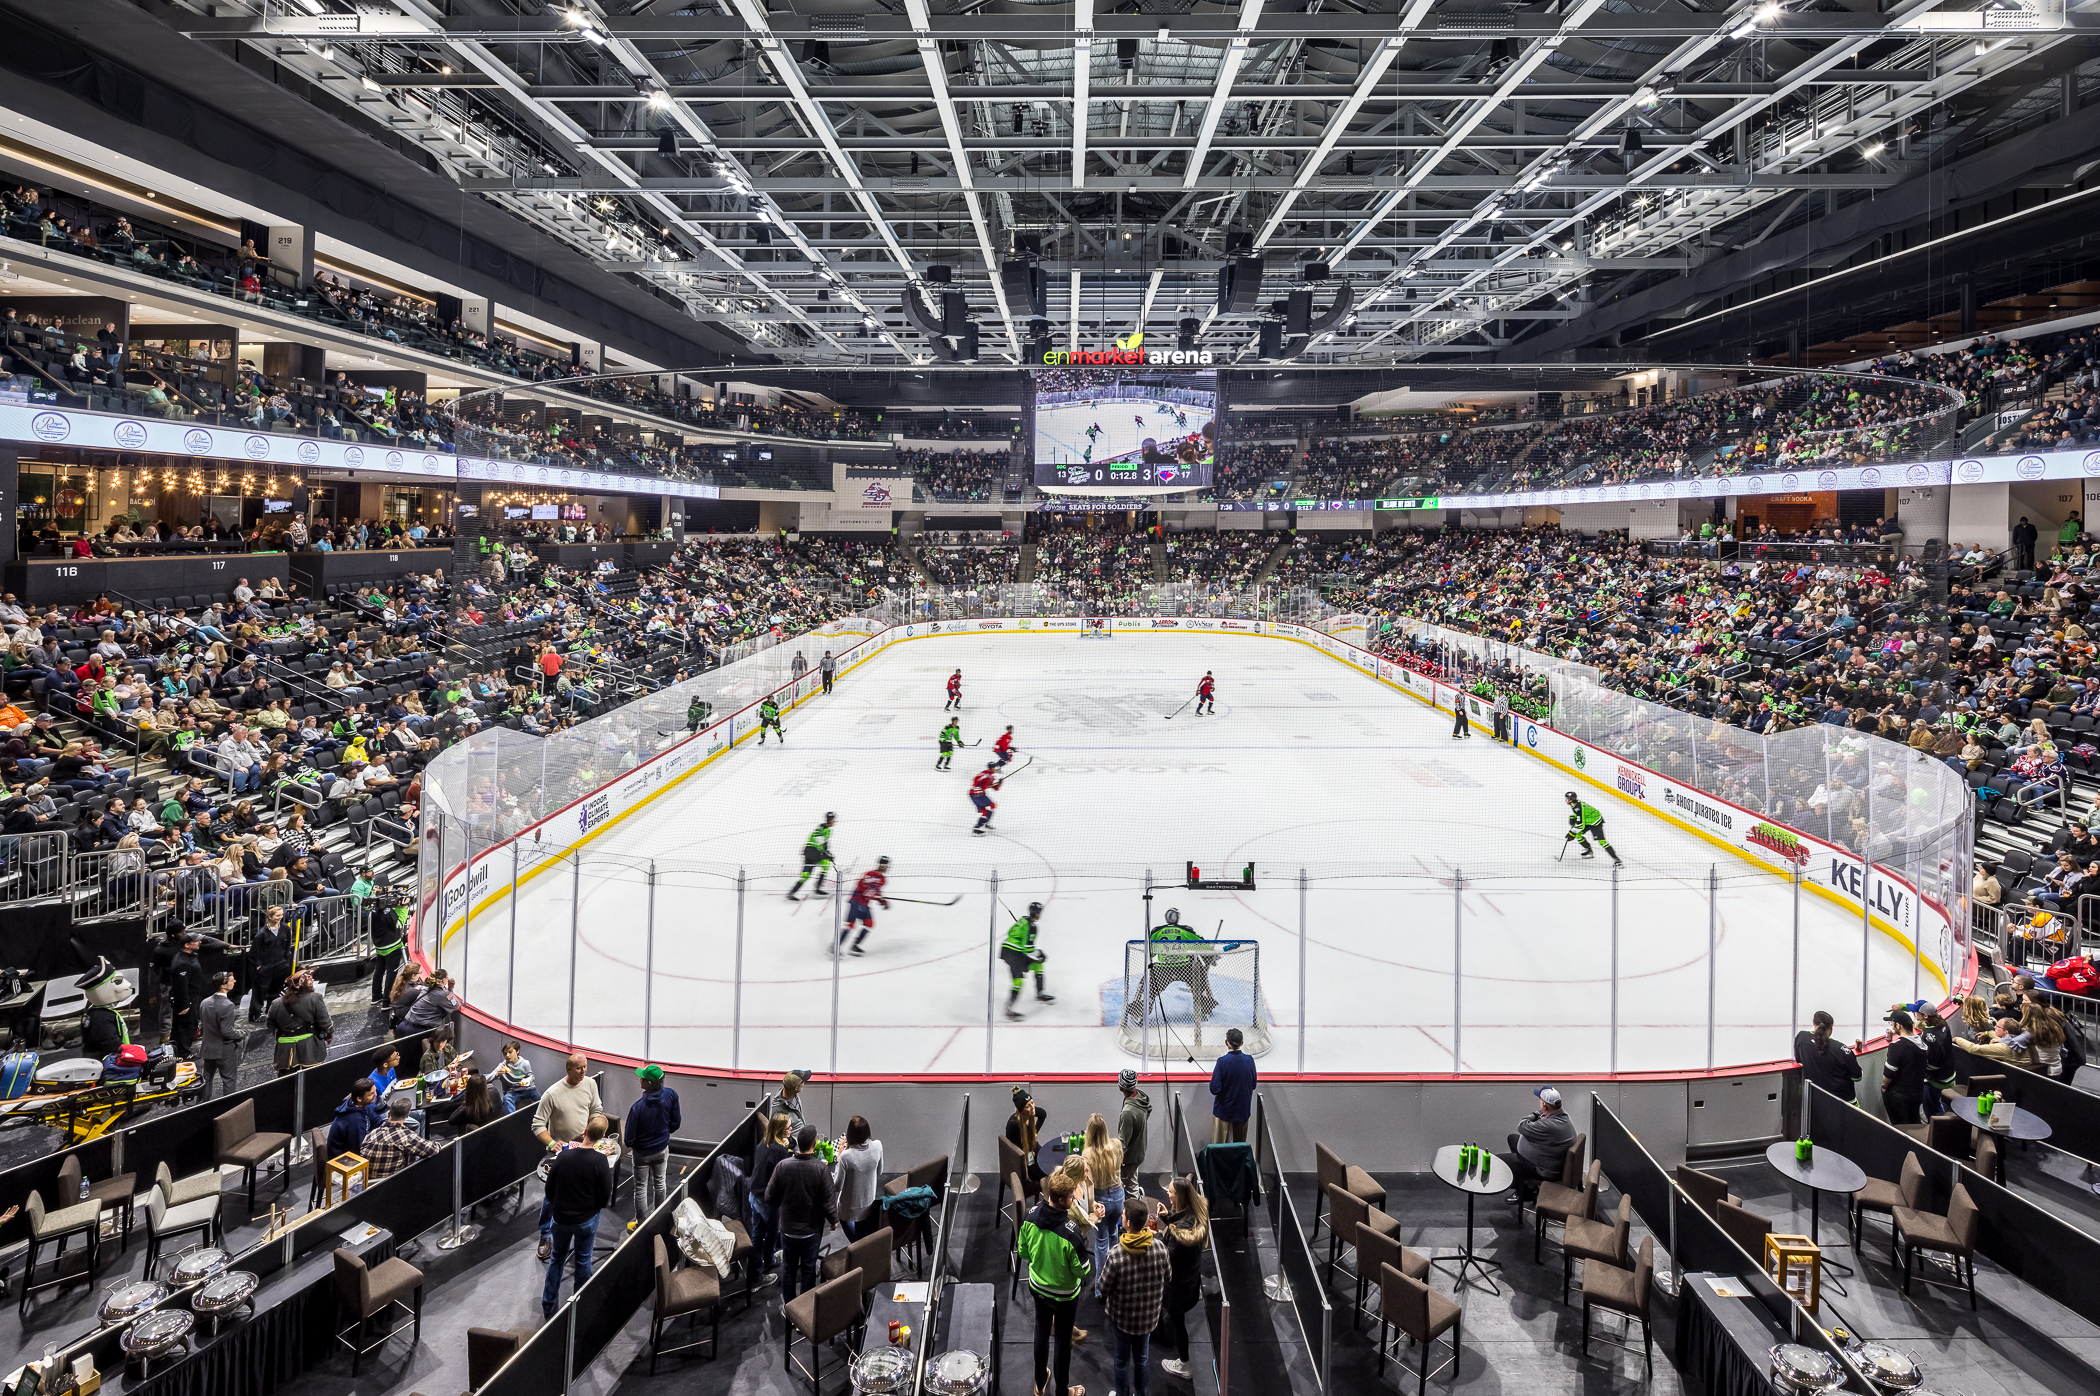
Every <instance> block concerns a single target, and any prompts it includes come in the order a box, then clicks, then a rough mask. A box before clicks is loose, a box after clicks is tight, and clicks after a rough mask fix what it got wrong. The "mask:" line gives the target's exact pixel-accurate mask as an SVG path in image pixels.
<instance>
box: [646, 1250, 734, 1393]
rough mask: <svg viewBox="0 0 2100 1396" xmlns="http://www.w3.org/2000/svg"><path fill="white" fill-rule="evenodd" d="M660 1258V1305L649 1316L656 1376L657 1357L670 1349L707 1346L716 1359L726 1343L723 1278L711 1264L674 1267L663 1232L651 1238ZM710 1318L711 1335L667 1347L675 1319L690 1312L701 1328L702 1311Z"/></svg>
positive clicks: (651, 1371)
mask: <svg viewBox="0 0 2100 1396" xmlns="http://www.w3.org/2000/svg"><path fill="white" fill-rule="evenodd" d="M649 1244H650V1246H651V1247H652V1253H653V1255H654V1257H655V1260H656V1306H655V1312H653V1313H652V1314H650V1316H649V1375H651V1376H655V1375H656V1359H657V1358H659V1357H662V1356H663V1355H664V1354H665V1353H667V1352H672V1353H675V1352H691V1351H692V1350H693V1349H695V1348H700V1347H704V1348H706V1349H707V1355H708V1357H710V1358H712V1357H714V1355H715V1354H716V1353H717V1352H719V1351H720V1350H721V1343H722V1280H721V1277H720V1276H718V1275H717V1274H715V1272H714V1269H713V1268H712V1267H711V1266H706V1265H686V1266H683V1267H680V1268H677V1269H673V1268H672V1265H671V1252H670V1249H669V1247H667V1246H665V1245H664V1238H663V1237H662V1236H661V1235H657V1236H652V1237H650V1238H649ZM703 1311H704V1312H705V1313H706V1314H707V1316H708V1319H709V1330H708V1335H707V1337H706V1338H705V1339H702V1338H700V1337H698V1336H697V1335H696V1336H695V1337H694V1339H693V1341H692V1342H690V1343H684V1344H681V1345H680V1346H678V1347H675V1348H667V1347H665V1346H664V1328H665V1326H666V1325H668V1324H669V1323H670V1322H671V1320H672V1319H674V1318H684V1317H687V1316H688V1315H690V1316H691V1317H692V1319H693V1327H694V1328H696V1329H697V1328H698V1327H699V1322H700V1314H701V1313H702V1312H703Z"/></svg>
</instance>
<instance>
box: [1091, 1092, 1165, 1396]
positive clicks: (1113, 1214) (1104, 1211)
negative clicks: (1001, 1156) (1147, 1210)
mask: <svg viewBox="0 0 2100 1396" xmlns="http://www.w3.org/2000/svg"><path fill="white" fill-rule="evenodd" d="M1080 1157H1081V1159H1082V1160H1083V1161H1084V1163H1085V1165H1086V1181H1087V1186H1088V1187H1089V1188H1091V1189H1092V1190H1093V1194H1094V1201H1095V1202H1097V1203H1099V1204H1100V1206H1101V1220H1100V1222H1099V1223H1098V1224H1097V1225H1096V1226H1095V1227H1094V1297H1095V1298H1096V1299H1099V1298H1101V1297H1102V1294H1101V1282H1102V1278H1103V1276H1104V1275H1105V1274H1106V1273H1107V1270H1108V1248H1109V1246H1110V1245H1111V1244H1113V1243H1114V1241H1115V1238H1116V1234H1117V1232H1118V1230H1119V1229H1120V1228H1121V1227H1122V1225H1123V1199H1124V1196H1125V1194H1124V1192H1123V1145H1122V1142H1121V1141H1120V1140H1116V1139H1111V1138H1109V1137H1108V1121H1107V1120H1104V1119H1103V1118H1101V1114H1100V1112H1099V1111H1096V1112H1094V1113H1093V1114H1092V1115H1089V1116H1087V1121H1086V1149H1085V1152H1084V1153H1082V1154H1081V1155H1080ZM1145 1331H1146V1332H1148V1333H1149V1332H1150V1331H1151V1328H1150V1327H1149V1326H1148V1327H1147V1328H1146V1330H1145ZM1120 1389H1121V1388H1120V1387H1118V1390H1120Z"/></svg>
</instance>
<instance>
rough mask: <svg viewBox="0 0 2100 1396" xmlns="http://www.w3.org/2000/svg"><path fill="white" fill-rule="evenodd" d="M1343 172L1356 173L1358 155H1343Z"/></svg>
mask: <svg viewBox="0 0 2100 1396" xmlns="http://www.w3.org/2000/svg"><path fill="white" fill-rule="evenodd" d="M1342 173H1343V174H1349V175H1353V174H1355V173H1356V157H1355V156H1354V155H1344V156H1343V157H1342Z"/></svg>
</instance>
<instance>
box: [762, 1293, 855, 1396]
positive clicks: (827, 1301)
mask: <svg viewBox="0 0 2100 1396" xmlns="http://www.w3.org/2000/svg"><path fill="white" fill-rule="evenodd" d="M860 1297H861V1283H860V1272H859V1271H858V1270H848V1271H847V1272H846V1273H845V1274H843V1275H840V1276H839V1277H838V1278H837V1279H833V1280H826V1281H825V1282H824V1283H822V1284H820V1285H818V1286H817V1287H816V1288H815V1289H805V1290H803V1291H802V1292H801V1293H800V1294H798V1295H796V1296H795V1297H794V1298H793V1299H790V1300H788V1302H787V1305H786V1307H785V1308H784V1309H783V1310H782V1313H783V1314H784V1315H785V1317H786V1319H787V1321H786V1322H785V1323H783V1324H782V1325H781V1336H782V1338H783V1340H784V1342H785V1344H786V1345H785V1347H784V1348H783V1349H782V1352H781V1360H782V1361H783V1362H784V1363H785V1364H786V1366H787V1370H788V1374H789V1376H790V1377H794V1376H805V1377H808V1378H809V1389H810V1391H811V1392H812V1393H815V1392H817V1391H818V1390H819V1389H820V1388H821V1387H822V1385H823V1381H824V1345H825V1344H826V1343H829V1342H830V1341H831V1340H832V1339H834V1338H838V1337H843V1336H844V1335H845V1334H847V1333H850V1332H852V1331H853V1329H854V1328H856V1327H857V1326H859V1324H860V1321H861V1314H862V1311H861V1303H860ZM798 1333H799V1334H801V1335H802V1338H803V1340H804V1341H805V1342H807V1343H808V1344H809V1366H807V1367H804V1366H803V1365H802V1364H801V1363H799V1362H797V1361H796V1360H795V1335H796V1334H798Z"/></svg>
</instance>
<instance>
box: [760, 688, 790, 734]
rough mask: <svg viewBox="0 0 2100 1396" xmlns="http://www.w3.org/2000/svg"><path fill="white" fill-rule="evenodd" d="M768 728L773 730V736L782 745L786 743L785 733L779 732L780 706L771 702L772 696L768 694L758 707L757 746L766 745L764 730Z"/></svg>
mask: <svg viewBox="0 0 2100 1396" xmlns="http://www.w3.org/2000/svg"><path fill="white" fill-rule="evenodd" d="M769 727H770V728H771V729H772V730H773V735H774V736H776V737H778V738H780V740H781V741H782V742H783V743H785V742H786V741H787V739H788V738H787V733H785V732H783V731H781V730H780V704H778V703H776V702H774V701H773V695H772V694H770V693H769V694H767V695H766V697H765V699H764V701H762V702H761V703H760V704H759V705H758V744H759V745H760V746H764V745H765V744H766V729H767V728H769Z"/></svg>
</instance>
